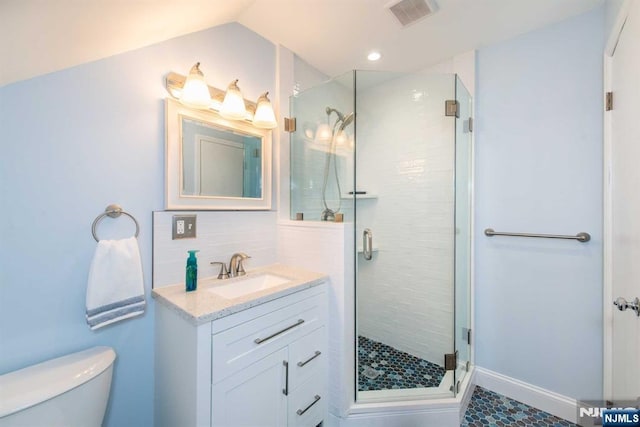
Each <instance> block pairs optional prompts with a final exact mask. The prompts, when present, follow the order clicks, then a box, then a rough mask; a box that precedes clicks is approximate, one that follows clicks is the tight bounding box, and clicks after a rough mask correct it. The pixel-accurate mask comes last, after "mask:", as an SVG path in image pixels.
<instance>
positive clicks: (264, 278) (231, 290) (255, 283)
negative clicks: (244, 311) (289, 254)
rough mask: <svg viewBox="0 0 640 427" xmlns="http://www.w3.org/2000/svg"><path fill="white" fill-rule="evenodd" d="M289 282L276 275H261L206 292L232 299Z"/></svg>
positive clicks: (218, 286) (219, 286) (215, 287)
mask: <svg viewBox="0 0 640 427" xmlns="http://www.w3.org/2000/svg"><path fill="white" fill-rule="evenodd" d="M290 281H291V279H289V278H287V277H283V276H278V275H277V274H271V273H263V274H260V275H257V276H252V277H247V278H242V279H239V280H234V281H233V282H231V283H228V284H225V285H217V286H214V287H212V288H209V289H208V291H209V292H212V293H214V294H216V295H219V296H221V297H222V298H227V299H232V298H238V297H241V296H244V295H248V294H252V293H254V292H258V291H264V290H265V289H269V288H272V287H274V286H278V285H284V284H285V283H287V282H290Z"/></svg>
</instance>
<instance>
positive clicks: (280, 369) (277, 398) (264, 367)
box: [211, 347, 287, 427]
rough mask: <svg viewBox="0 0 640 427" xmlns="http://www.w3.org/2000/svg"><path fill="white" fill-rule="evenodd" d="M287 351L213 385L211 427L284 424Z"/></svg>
mask: <svg viewBox="0 0 640 427" xmlns="http://www.w3.org/2000/svg"><path fill="white" fill-rule="evenodd" d="M286 360H287V348H286V347H285V348H283V349H281V350H279V351H276V352H275V353H272V354H270V355H269V356H266V357H265V358H263V359H260V360H259V361H257V362H255V363H253V364H251V365H249V366H247V367H246V368H244V369H243V370H241V371H239V372H237V373H236V374H234V375H231V376H230V377H228V378H226V379H224V380H222V381H220V382H218V383H217V384H214V385H213V386H212V390H211V424H212V426H213V427H229V426H233V427H236V426H237V427H242V426H246V427H263V426H264V427H267V426H270V427H271V426H273V427H276V426H285V425H286V424H287V397H286V396H285V395H284V392H283V390H284V389H285V387H286V383H285V382H286V378H285V376H286V367H285V365H284V363H283V362H285V361H286Z"/></svg>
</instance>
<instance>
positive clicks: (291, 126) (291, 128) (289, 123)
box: [284, 117, 296, 133]
mask: <svg viewBox="0 0 640 427" xmlns="http://www.w3.org/2000/svg"><path fill="white" fill-rule="evenodd" d="M284 130H285V131H286V132H289V133H291V132H295V131H296V118H295V117H285V118H284Z"/></svg>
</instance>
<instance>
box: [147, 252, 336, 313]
mask: <svg viewBox="0 0 640 427" xmlns="http://www.w3.org/2000/svg"><path fill="white" fill-rule="evenodd" d="M264 273H270V274H275V275H278V276H283V277H286V278H288V279H291V280H290V281H289V282H287V283H284V284H282V285H277V286H273V287H271V288H269V289H265V290H261V291H257V292H253V293H250V294H247V295H242V296H240V297H238V298H232V299H227V298H223V297H221V296H219V295H216V294H215V293H213V292H210V291H209V289H211V288H214V287H216V286H223V285H228V284H232V283H234V282H240V281H242V280H243V279H248V278H251V277H255V276H259V275H260V274H264ZM327 278H328V277H327V275H326V274H320V273H316V272H312V271H308V270H303V269H300V268H294V267H289V266H286V265H281V264H273V265H269V266H266V267H261V268H257V269H255V270H251V271H248V272H247V274H246V275H245V276H241V277H235V278H232V279H224V280H218V279H217V277H206V278H202V279H198V289H197V290H195V291H193V292H187V291H185V286H184V283H178V284H175V285H169V286H162V287H159V288H155V289H153V291H152V292H151V295H153V297H154V298H155V299H156V300H158V302H159V303H161V304H163V305H165V306H166V307H168V308H170V309H172V310H174V311H176V312H177V313H178V314H180V315H181V316H182V317H184V318H185V319H187V320H189V321H190V322H192V323H193V324H195V325H201V324H203V323H207V322H210V321H212V320H215V319H219V318H221V317H225V316H228V315H230V314H233V313H237V312H239V311H242V310H246V309H247V308H250V307H253V306H256V305H259V304H264V303H265V302H268V301H271V300H274V299H276V298H280V297H283V296H285V295H289V294H292V293H294V292H298V291H301V290H303V289H307V288H311V287H314V286H318V285H320V284H321V283H322V282H323V281H324V280H326V279H327Z"/></svg>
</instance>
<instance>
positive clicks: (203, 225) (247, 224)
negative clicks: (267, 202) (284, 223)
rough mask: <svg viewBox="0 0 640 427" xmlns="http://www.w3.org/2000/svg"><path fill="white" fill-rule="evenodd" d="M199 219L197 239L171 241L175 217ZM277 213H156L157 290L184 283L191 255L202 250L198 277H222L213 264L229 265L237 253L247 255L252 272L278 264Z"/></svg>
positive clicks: (154, 222)
mask: <svg viewBox="0 0 640 427" xmlns="http://www.w3.org/2000/svg"><path fill="white" fill-rule="evenodd" d="M180 214H188V215H190V214H195V215H196V216H197V227H196V230H197V237H196V238H195V239H178V240H172V239H171V227H172V217H173V216H174V215H180ZM276 216H277V212H274V211H260V212H235V211H234V212H202V211H200V212H165V211H161V212H154V213H153V286H154V287H157V286H166V285H171V284H174V283H179V282H183V281H184V274H185V273H184V272H185V263H186V259H187V251H188V250H191V249H197V250H200V252H199V253H198V254H197V256H198V275H199V276H200V277H208V276H214V275H217V274H218V271H219V266H212V265H210V264H209V263H210V262H212V261H223V262H229V258H230V257H231V255H232V254H234V253H235V252H245V253H247V254H248V255H250V256H251V259H249V260H247V261H245V265H246V267H247V268H248V269H252V268H256V267H260V266H264V265H269V264H273V263H275V262H277V256H276V251H277V243H278V241H277V230H276Z"/></svg>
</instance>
